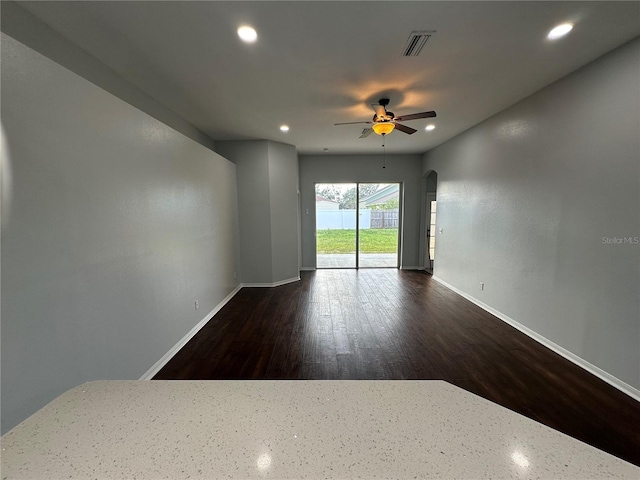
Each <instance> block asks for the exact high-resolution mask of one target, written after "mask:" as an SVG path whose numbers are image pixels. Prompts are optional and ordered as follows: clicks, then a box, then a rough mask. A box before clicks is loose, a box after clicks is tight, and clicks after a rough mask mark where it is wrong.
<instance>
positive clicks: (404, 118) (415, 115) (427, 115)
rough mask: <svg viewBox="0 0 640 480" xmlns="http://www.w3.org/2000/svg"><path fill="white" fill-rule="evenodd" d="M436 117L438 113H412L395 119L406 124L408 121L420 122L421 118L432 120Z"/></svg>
mask: <svg viewBox="0 0 640 480" xmlns="http://www.w3.org/2000/svg"><path fill="white" fill-rule="evenodd" d="M435 116H436V112H434V111H431V112H421V113H412V114H411V115H402V116H400V117H396V118H394V120H398V121H400V122H406V121H407V120H418V119H419V118H432V117H435Z"/></svg>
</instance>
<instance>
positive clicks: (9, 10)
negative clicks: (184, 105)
mask: <svg viewBox="0 0 640 480" xmlns="http://www.w3.org/2000/svg"><path fill="white" fill-rule="evenodd" d="M1 8H2V17H1V20H2V31H3V32H4V33H6V34H7V35H9V36H11V37H12V38H14V39H16V40H18V41H19V42H21V43H22V44H24V45H26V46H28V47H30V48H32V49H34V50H35V51H37V52H40V53H41V54H43V55H44V56H46V57H47V58H50V59H51V60H53V61H54V62H56V63H58V64H60V65H62V66H64V67H66V68H68V69H69V70H71V71H72V72H75V73H77V74H78V75H80V76H81V77H84V78H86V79H87V80H89V81H90V82H92V83H94V84H96V85H98V86H99V87H101V88H103V89H105V90H106V91H107V92H110V93H112V94H114V95H115V96H117V97H118V98H120V99H122V100H124V101H125V102H127V103H130V104H131V105H133V106H135V107H137V108H139V109H140V110H142V111H143V112H145V113H148V114H149V115H151V116H152V117H154V118H156V119H158V120H160V121H161V122H162V123H164V124H165V125H169V126H170V127H172V128H174V129H175V130H177V131H178V132H180V133H182V134H183V135H186V136H187V137H189V138H191V139H192V140H195V141H196V142H198V143H200V144H201V145H204V146H205V147H207V148H209V149H210V150H215V142H214V141H213V140H212V139H211V138H210V137H209V136H207V135H206V134H205V133H204V132H202V131H201V130H199V129H198V128H196V127H195V126H193V125H192V124H190V123H189V122H187V121H186V120H185V119H183V118H182V117H180V116H179V115H177V114H176V113H175V112H173V111H172V110H170V109H169V108H167V107H165V106H164V105H163V104H161V103H160V102H158V101H157V100H156V99H155V98H153V97H152V96H151V95H149V94H148V93H146V92H143V91H142V90H140V89H139V88H138V87H136V86H135V85H133V84H132V83H130V82H129V81H127V80H125V79H124V78H122V77H121V76H120V75H118V74H117V73H116V72H114V71H113V70H112V69H111V68H109V67H107V66H106V65H104V64H103V63H101V62H99V61H98V60H97V59H96V58H94V57H93V56H91V55H90V54H88V53H87V52H86V51H85V50H83V49H82V48H81V47H79V46H77V45H75V44H73V43H72V42H70V41H69V40H67V39H66V38H65V37H63V36H62V35H60V34H59V33H58V32H56V31H55V30H53V29H52V28H51V27H49V26H48V25H47V24H45V23H44V22H42V21H41V20H40V19H38V18H37V17H35V16H34V15H32V14H31V13H30V12H27V11H26V10H25V9H24V8H22V7H21V6H19V5H17V4H16V3H14V2H11V1H2V3H1ZM86 28H88V29H90V28H91V26H90V25H86ZM97 33H98V32H96V34H97ZM114 47H115V46H114ZM117 48H121V49H122V48H126V47H125V46H123V45H118V46H117Z"/></svg>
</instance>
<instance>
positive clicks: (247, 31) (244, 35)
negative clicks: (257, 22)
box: [238, 25, 258, 43]
mask: <svg viewBox="0 0 640 480" xmlns="http://www.w3.org/2000/svg"><path fill="white" fill-rule="evenodd" d="M238 36H239V37H240V39H241V40H242V41H243V42H246V43H253V42H255V41H256V40H257V39H258V33H257V32H256V31H255V29H254V28H252V27H249V26H248V25H242V26H241V27H240V28H238Z"/></svg>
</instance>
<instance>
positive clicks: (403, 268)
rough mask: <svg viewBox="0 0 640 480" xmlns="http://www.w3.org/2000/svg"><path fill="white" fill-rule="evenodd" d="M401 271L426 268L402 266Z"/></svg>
mask: <svg viewBox="0 0 640 480" xmlns="http://www.w3.org/2000/svg"><path fill="white" fill-rule="evenodd" d="M400 270H424V267H412V266H404V265H403V266H402V267H400Z"/></svg>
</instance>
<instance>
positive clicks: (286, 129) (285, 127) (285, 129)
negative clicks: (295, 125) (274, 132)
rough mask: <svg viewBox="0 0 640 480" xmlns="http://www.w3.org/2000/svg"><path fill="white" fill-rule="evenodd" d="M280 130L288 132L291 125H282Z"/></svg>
mask: <svg viewBox="0 0 640 480" xmlns="http://www.w3.org/2000/svg"><path fill="white" fill-rule="evenodd" d="M280 131H281V132H288V131H289V125H280Z"/></svg>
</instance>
